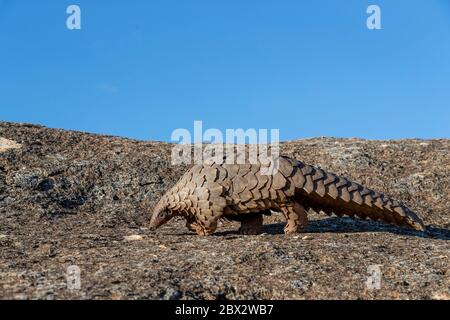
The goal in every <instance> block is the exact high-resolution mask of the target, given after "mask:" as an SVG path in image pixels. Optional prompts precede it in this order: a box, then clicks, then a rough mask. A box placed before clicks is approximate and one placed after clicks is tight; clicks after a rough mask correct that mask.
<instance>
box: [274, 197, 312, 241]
mask: <svg viewBox="0 0 450 320" xmlns="http://www.w3.org/2000/svg"><path fill="white" fill-rule="evenodd" d="M280 210H281V212H283V214H284V217H285V218H286V221H287V223H286V226H285V227H284V233H285V234H291V233H298V232H303V231H305V228H306V226H307V225H308V216H307V212H306V210H305V208H304V207H303V206H302V205H301V204H300V203H298V202H296V201H291V202H288V203H286V204H283V205H282V206H280Z"/></svg>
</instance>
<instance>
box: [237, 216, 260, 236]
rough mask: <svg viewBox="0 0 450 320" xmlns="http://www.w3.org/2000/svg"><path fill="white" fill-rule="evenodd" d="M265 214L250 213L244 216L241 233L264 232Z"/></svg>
mask: <svg viewBox="0 0 450 320" xmlns="http://www.w3.org/2000/svg"><path fill="white" fill-rule="evenodd" d="M262 227H263V215H262V213H256V214H250V215H249V216H248V217H245V218H242V220H241V227H240V228H239V233H240V234H246V235H256V234H260V233H261V232H262Z"/></svg>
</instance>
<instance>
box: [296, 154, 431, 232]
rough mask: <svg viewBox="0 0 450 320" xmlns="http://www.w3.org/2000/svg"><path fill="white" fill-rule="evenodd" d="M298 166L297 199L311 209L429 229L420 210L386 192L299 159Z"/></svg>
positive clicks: (329, 213) (417, 228) (416, 228)
mask: <svg viewBox="0 0 450 320" xmlns="http://www.w3.org/2000/svg"><path fill="white" fill-rule="evenodd" d="M295 167H296V170H294V172H293V173H292V176H291V181H292V182H293V183H294V184H295V187H296V188H295V190H296V191H295V193H296V198H297V201H298V202H300V203H301V204H302V205H303V206H304V207H305V208H306V209H307V210H308V209H310V208H311V209H313V210H314V211H316V212H319V211H323V212H324V213H326V214H328V215H331V214H332V213H334V214H336V215H337V216H343V215H347V216H350V217H354V216H357V217H359V218H362V219H367V218H369V219H371V220H375V221H383V222H387V223H391V224H395V225H398V226H405V227H410V228H413V229H415V230H419V231H423V230H425V227H424V224H423V222H422V220H421V219H420V218H419V217H418V216H417V214H416V213H414V212H413V211H411V210H410V209H409V208H408V207H406V206H405V205H403V204H402V203H400V202H398V201H396V200H394V199H391V198H389V197H387V196H385V195H384V194H381V193H378V192H376V191H374V190H371V189H368V188H366V187H364V186H362V185H360V184H357V183H354V182H352V181H349V180H348V179H345V178H342V177H339V176H337V175H335V174H333V173H329V172H325V171H324V170H322V169H319V168H315V167H312V166H309V165H306V164H303V163H301V162H299V161H297V162H296V165H295Z"/></svg>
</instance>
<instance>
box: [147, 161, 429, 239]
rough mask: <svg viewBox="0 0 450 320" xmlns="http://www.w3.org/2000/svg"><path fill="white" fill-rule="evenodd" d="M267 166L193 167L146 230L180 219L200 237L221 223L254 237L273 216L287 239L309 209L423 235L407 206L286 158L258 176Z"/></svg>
mask: <svg viewBox="0 0 450 320" xmlns="http://www.w3.org/2000/svg"><path fill="white" fill-rule="evenodd" d="M265 166H267V165H263V164H261V163H259V162H258V163H257V164H240V165H239V164H210V165H207V164H202V165H194V166H193V167H192V168H191V169H190V170H188V171H187V172H186V173H185V174H184V175H183V176H182V177H181V179H180V180H179V181H178V182H177V183H176V184H175V185H174V186H173V187H172V188H171V189H170V190H169V191H168V192H167V193H166V194H164V195H163V197H162V198H161V199H160V201H159V202H158V204H157V205H156V206H155V208H154V211H153V215H152V218H151V222H150V227H151V228H152V229H156V228H157V227H159V226H160V225H162V224H164V223H166V222H167V221H169V220H170V219H171V218H172V217H174V216H182V217H184V218H185V219H186V221H187V223H186V226H187V227H188V228H189V229H190V230H191V231H195V232H196V233H197V234H199V235H209V234H211V233H213V232H214V231H215V230H216V228H217V223H218V221H219V220H220V219H227V220H234V221H240V222H241V227H240V229H239V230H240V232H241V233H242V234H258V233H260V232H261V231H262V224H263V215H266V214H270V213H271V211H275V212H281V213H283V215H284V217H285V218H286V221H287V223H286V226H285V228H284V231H285V233H286V234H289V233H296V232H302V231H304V229H305V227H306V225H307V223H308V218H307V211H308V210H309V209H313V210H314V211H316V212H320V211H322V212H324V213H326V214H328V215H331V214H332V213H334V214H336V215H337V216H343V215H347V216H350V217H354V216H357V217H359V218H362V219H366V218H369V219H371V220H375V221H377V220H379V221H384V222H387V223H391V224H395V225H398V226H406V227H410V228H413V229H416V230H420V231H422V230H424V225H423V222H422V221H421V219H420V218H419V217H418V216H417V214H416V213H414V212H413V211H411V210H410V209H408V207H406V206H405V205H403V204H402V203H400V202H398V201H396V200H393V199H391V198H389V197H387V196H385V195H383V194H382V193H379V192H376V191H373V190H370V189H368V188H366V187H364V186H362V185H360V184H358V183H355V182H352V181H350V180H348V179H346V178H343V177H340V176H337V175H335V174H333V173H330V172H326V171H324V170H322V169H320V168H316V167H314V166H310V165H307V164H304V163H303V162H301V161H298V160H295V159H292V158H290V157H286V156H281V157H280V158H279V167H278V171H277V172H276V173H275V174H273V175H265V174H262V172H261V169H262V168H263V167H265Z"/></svg>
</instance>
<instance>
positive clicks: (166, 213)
mask: <svg viewBox="0 0 450 320" xmlns="http://www.w3.org/2000/svg"><path fill="white" fill-rule="evenodd" d="M172 217H173V213H172V211H171V210H169V209H168V208H167V201H166V199H165V196H163V197H162V198H161V200H159V202H158V204H157V205H156V206H155V209H154V210H153V214H152V218H151V219H150V230H156V229H157V228H159V227H160V226H162V225H163V224H165V223H166V222H168V221H169V220H170V219H172Z"/></svg>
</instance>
